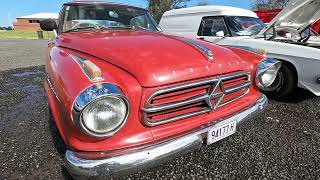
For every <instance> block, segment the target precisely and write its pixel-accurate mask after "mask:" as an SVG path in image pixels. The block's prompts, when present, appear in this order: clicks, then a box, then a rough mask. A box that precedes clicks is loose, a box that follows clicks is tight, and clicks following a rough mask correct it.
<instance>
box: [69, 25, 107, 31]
mask: <svg viewBox="0 0 320 180" xmlns="http://www.w3.org/2000/svg"><path fill="white" fill-rule="evenodd" d="M102 28H104V27H100V26H99V27H92V26H88V27H78V28H73V29H69V30H67V31H65V32H78V31H85V30H92V29H94V30H100V29H102Z"/></svg>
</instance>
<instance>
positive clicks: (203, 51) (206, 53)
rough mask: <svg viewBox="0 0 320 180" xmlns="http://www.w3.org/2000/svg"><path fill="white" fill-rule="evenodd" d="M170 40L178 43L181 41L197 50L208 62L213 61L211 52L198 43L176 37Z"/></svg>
mask: <svg viewBox="0 0 320 180" xmlns="http://www.w3.org/2000/svg"><path fill="white" fill-rule="evenodd" d="M170 37H172V38H175V39H178V40H180V41H183V42H185V43H187V44H189V45H190V46H192V47H193V48H195V49H197V50H198V51H199V52H201V54H203V55H204V56H205V57H206V58H207V59H208V60H209V61H213V58H214V57H213V52H212V51H211V50H210V49H209V48H207V47H205V46H204V45H202V44H200V43H198V42H197V41H195V40H191V39H186V38H183V37H178V36H170Z"/></svg>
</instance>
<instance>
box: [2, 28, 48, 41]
mask: <svg viewBox="0 0 320 180" xmlns="http://www.w3.org/2000/svg"><path fill="white" fill-rule="evenodd" d="M52 37H53V32H43V38H44V39H51V38H52ZM0 39H39V38H38V34H37V32H36V31H14V30H13V31H0Z"/></svg>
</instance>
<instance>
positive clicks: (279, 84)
mask: <svg viewBox="0 0 320 180" xmlns="http://www.w3.org/2000/svg"><path fill="white" fill-rule="evenodd" d="M297 82H298V78H297V73H296V70H295V68H294V67H293V66H292V65H291V64H289V63H286V62H282V66H281V68H280V70H279V72H278V75H277V78H276V80H275V82H274V83H273V84H272V85H271V86H270V87H268V88H267V89H265V90H264V91H263V93H265V94H266V95H270V96H276V97H279V98H284V97H288V96H289V95H290V94H292V93H293V92H294V91H295V89H296V88H297Z"/></svg>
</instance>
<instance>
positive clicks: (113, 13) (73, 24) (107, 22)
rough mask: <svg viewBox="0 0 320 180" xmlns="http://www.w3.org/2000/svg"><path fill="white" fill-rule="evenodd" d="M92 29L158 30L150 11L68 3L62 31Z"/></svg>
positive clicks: (115, 6)
mask: <svg viewBox="0 0 320 180" xmlns="http://www.w3.org/2000/svg"><path fill="white" fill-rule="evenodd" d="M81 29H82V30H90V29H93V30H94V29H139V30H148V31H158V29H157V24H156V22H155V21H154V19H153V18H152V16H151V15H150V14H149V13H148V11H146V10H143V9H139V8H133V7H127V6H117V5H67V6H65V15H64V21H63V23H62V32H68V31H75V30H81Z"/></svg>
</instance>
